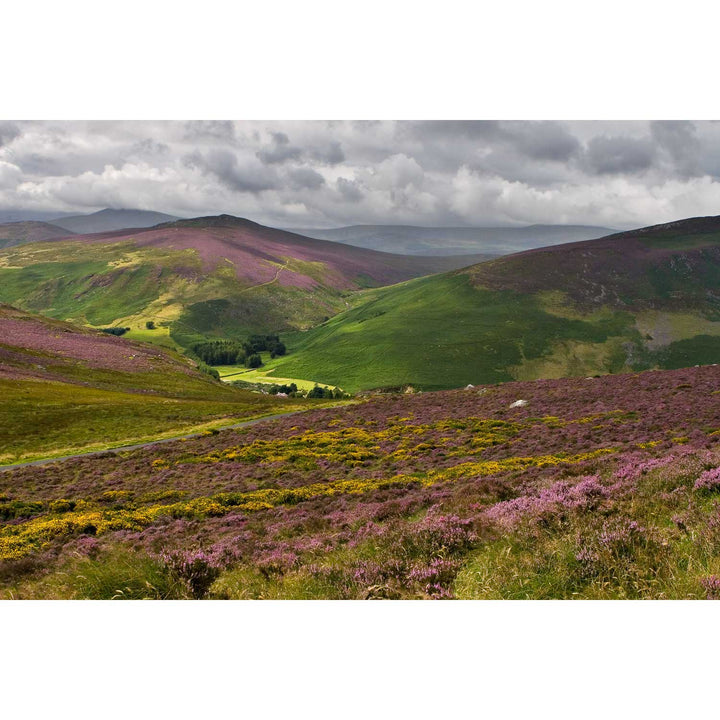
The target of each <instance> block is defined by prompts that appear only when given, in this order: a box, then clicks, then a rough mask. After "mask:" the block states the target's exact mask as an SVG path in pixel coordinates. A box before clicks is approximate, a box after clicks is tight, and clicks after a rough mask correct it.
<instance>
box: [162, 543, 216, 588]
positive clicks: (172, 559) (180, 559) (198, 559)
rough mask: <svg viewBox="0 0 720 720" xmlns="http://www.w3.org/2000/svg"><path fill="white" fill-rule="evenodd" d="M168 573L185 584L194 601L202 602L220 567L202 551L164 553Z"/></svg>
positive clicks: (163, 558)
mask: <svg viewBox="0 0 720 720" xmlns="http://www.w3.org/2000/svg"><path fill="white" fill-rule="evenodd" d="M161 557H162V560H163V562H164V563H165V566H166V567H167V568H168V570H169V571H170V573H171V574H172V575H174V576H175V577H177V578H178V579H179V580H181V581H182V582H184V583H186V584H187V586H188V588H189V589H190V592H191V594H192V596H193V598H194V599H195V600H202V599H203V598H204V597H205V596H206V595H207V594H208V592H209V590H210V586H211V585H212V584H213V583H214V582H215V580H217V578H218V576H219V575H220V567H219V566H218V565H217V563H216V562H215V561H214V560H213V559H212V558H211V557H210V556H209V555H207V554H206V553H204V552H203V551H202V550H198V551H185V552H173V553H164V554H163V555H162V556H161Z"/></svg>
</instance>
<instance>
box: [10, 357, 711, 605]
mask: <svg viewBox="0 0 720 720" xmlns="http://www.w3.org/2000/svg"><path fill="white" fill-rule="evenodd" d="M719 393H720V368H718V367H703V368H690V369H682V370H676V371H666V372H646V373H641V374H637V375H635V374H624V375H617V376H608V377H603V378H598V379H585V378H576V379H563V380H546V381H537V382H525V383H507V384H504V385H497V386H489V387H477V388H474V389H472V390H460V391H452V392H443V393H423V394H420V395H412V396H408V395H405V396H402V395H394V396H390V397H383V398H373V399H372V400H370V401H368V402H365V403H361V404H356V405H353V406H352V407H347V408H341V409H333V410H323V411H317V412H312V413H305V414H302V415H298V416H295V417H293V418H286V419H283V420H279V421H277V422H273V423H272V424H266V425H264V426H262V427H259V426H254V427H252V428H246V429H244V430H241V431H232V430H229V431H224V432H221V433H220V434H218V435H215V436H213V437H206V438H197V439H194V440H191V441H188V442H175V443H168V444H166V445H163V446H157V447H152V448H145V449H143V450H139V451H134V452H132V453H129V454H127V455H126V456H125V457H120V458H117V457H112V458H108V457H93V458H81V459H76V460H71V461H67V462H64V463H61V464H58V465H56V466H44V467H28V468H23V469H20V470H16V471H13V472H8V473H5V474H2V473H0V498H1V499H0V589H2V591H3V593H4V596H6V597H8V596H10V594H12V596H13V597H19V598H33V597H34V598H40V597H45V598H47V597H65V598H88V597H89V598H110V597H116V598H143V597H153V598H179V597H197V598H201V597H212V598H337V599H361V598H451V597H458V598H568V599H569V598H595V599H598V598H604V599H608V598H705V597H708V598H718V597H720V515H718V498H719V497H720V447H719V446H718V441H719V440H720V394H719Z"/></svg>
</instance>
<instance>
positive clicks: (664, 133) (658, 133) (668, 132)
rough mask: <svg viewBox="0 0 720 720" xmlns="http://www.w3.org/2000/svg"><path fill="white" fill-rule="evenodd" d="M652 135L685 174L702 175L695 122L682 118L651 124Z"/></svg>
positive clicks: (679, 170) (682, 173)
mask: <svg viewBox="0 0 720 720" xmlns="http://www.w3.org/2000/svg"><path fill="white" fill-rule="evenodd" d="M650 129H651V132H652V137H653V139H654V140H655V142H656V143H657V145H658V146H659V147H660V148H662V149H663V150H665V151H666V152H667V153H668V155H669V156H670V158H671V159H672V161H673V163H674V165H675V168H676V169H677V171H678V172H679V173H680V174H681V175H683V176H686V177H688V176H693V175H700V174H701V170H700V140H699V138H698V136H697V131H696V129H695V126H694V125H693V123H691V122H688V121H680V120H675V121H671V120H664V121H656V122H653V123H651V124H650Z"/></svg>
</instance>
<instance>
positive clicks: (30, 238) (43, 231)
mask: <svg viewBox="0 0 720 720" xmlns="http://www.w3.org/2000/svg"><path fill="white" fill-rule="evenodd" d="M69 235H73V233H72V232H69V231H68V230H65V229H64V228H61V227H58V226H57V225H51V224H50V223H45V222H37V221H32V220H28V221H26V222H12V223H3V224H2V225H0V249H2V248H9V247H14V246H15V245H23V244H25V243H31V242H42V241H43V240H54V239H55V238H60V237H68V236H69Z"/></svg>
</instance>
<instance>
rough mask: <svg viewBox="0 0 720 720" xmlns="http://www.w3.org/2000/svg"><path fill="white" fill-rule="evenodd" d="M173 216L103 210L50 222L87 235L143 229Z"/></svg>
mask: <svg viewBox="0 0 720 720" xmlns="http://www.w3.org/2000/svg"><path fill="white" fill-rule="evenodd" d="M177 219H178V218H177V217H175V216H174V215H166V214H165V213H159V212H153V211H151V210H127V209H118V210H116V209H113V208H105V209H104V210H99V211H98V212H95V213H90V214H89V215H69V216H65V215H64V216H62V217H58V218H56V219H54V220H52V221H51V222H53V223H54V224H55V225H58V226H60V227H61V228H65V230H70V231H71V232H73V233H79V234H88V233H101V232H112V231H113V230H123V229H125V228H145V227H152V226H153V225H159V224H160V223H165V222H172V221H173V220H177Z"/></svg>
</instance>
